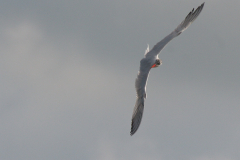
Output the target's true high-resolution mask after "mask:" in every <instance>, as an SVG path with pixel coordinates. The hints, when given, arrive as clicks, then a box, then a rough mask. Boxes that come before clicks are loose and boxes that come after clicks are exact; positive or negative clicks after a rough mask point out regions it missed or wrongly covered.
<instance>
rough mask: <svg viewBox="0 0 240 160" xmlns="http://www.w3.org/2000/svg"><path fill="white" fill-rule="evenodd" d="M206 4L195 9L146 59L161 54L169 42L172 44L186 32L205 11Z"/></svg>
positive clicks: (147, 54)
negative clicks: (174, 39) (203, 10)
mask: <svg viewBox="0 0 240 160" xmlns="http://www.w3.org/2000/svg"><path fill="white" fill-rule="evenodd" d="M203 6H204V3H203V4H201V5H200V6H199V7H198V8H197V9H196V10H195V11H194V8H193V10H192V11H191V12H189V14H188V15H187V16H186V18H185V19H184V20H183V21H182V23H180V24H179V25H178V27H177V28H176V29H175V30H174V31H173V32H172V33H170V34H169V35H168V36H166V37H165V38H164V39H163V40H161V41H160V42H158V43H157V44H156V45H155V46H154V47H153V48H152V49H151V50H150V51H149V52H148V53H146V54H145V57H152V56H156V55H157V54H159V52H160V51H161V50H162V49H163V48H164V47H165V46H166V44H167V43H168V42H170V41H171V40H172V39H173V38H175V37H177V36H178V35H180V34H181V33H182V32H183V31H184V30H186V29H187V28H188V27H189V26H190V24H191V23H192V22H193V21H194V20H195V19H196V18H197V17H198V16H199V14H200V13H201V11H202V9H203Z"/></svg>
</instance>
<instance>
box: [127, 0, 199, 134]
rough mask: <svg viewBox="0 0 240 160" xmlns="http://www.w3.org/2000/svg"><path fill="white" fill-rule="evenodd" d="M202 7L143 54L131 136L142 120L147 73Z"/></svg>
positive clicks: (158, 63)
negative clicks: (169, 43)
mask: <svg viewBox="0 0 240 160" xmlns="http://www.w3.org/2000/svg"><path fill="white" fill-rule="evenodd" d="M203 6H204V3H203V4H202V5H201V6H199V7H198V8H197V9H196V10H195V11H194V8H193V10H192V11H191V12H190V13H189V14H188V15H187V16H186V18H185V19H184V20H183V21H182V23H181V24H180V25H178V27H177V28H176V29H175V30H174V31H173V32H172V33H170V34H169V35H168V36H166V37H165V38H164V39H163V40H161V41H160V42H158V43H157V44H156V45H155V46H154V47H153V48H152V49H151V50H150V51H149V46H148V48H147V50H146V52H145V57H144V58H143V59H142V60H141V61H140V69H139V71H138V75H137V79H136V82H135V88H136V92H137V99H136V104H135V107H134V110H133V115H132V124H131V132H130V134H131V135H133V134H134V133H135V132H136V131H137V129H138V128H139V125H140V123H141V120H142V115H143V110H144V100H145V99H146V97H147V96H146V86H147V79H148V75H149V72H150V70H151V68H155V67H158V66H159V65H161V60H160V59H159V58H158V54H159V53H160V51H161V50H162V49H163V48H164V47H165V46H166V44H167V43H168V42H170V41H171V40H172V39H173V38H175V37H177V36H178V35H180V34H181V33H182V32H183V31H184V30H186V29H187V28H188V27H189V26H190V24H191V23H192V22H193V21H194V20H195V19H196V18H197V17H198V15H199V14H200V13H201V11H202V9H203Z"/></svg>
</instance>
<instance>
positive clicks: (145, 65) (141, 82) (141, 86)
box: [130, 58, 151, 135]
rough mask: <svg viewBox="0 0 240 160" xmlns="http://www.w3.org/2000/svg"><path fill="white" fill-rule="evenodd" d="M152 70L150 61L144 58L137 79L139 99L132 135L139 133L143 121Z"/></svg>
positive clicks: (135, 109) (133, 116)
mask: <svg viewBox="0 0 240 160" xmlns="http://www.w3.org/2000/svg"><path fill="white" fill-rule="evenodd" d="M150 69H151V63H150V62H149V59H146V58H143V59H142V60H141V62H140V70H139V72H138V75H137V79H136V81H135V88H136V92H137V99H136V104H135V107H134V109H133V115H132V125H131V132H130V134H131V135H133V134H134V133H135V132H136V131H137V129H138V127H139V125H140V123H141V120H142V115H143V109H144V100H145V99H146V97H147V95H146V85H147V79H148V75H149V72H150Z"/></svg>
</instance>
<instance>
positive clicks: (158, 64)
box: [152, 59, 162, 68]
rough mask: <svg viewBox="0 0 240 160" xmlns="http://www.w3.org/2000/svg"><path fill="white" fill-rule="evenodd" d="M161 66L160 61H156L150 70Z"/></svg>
mask: <svg viewBox="0 0 240 160" xmlns="http://www.w3.org/2000/svg"><path fill="white" fill-rule="evenodd" d="M161 64H162V60H161V59H156V61H155V63H154V64H153V65H152V68H156V67H158V66H160V65H161Z"/></svg>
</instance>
